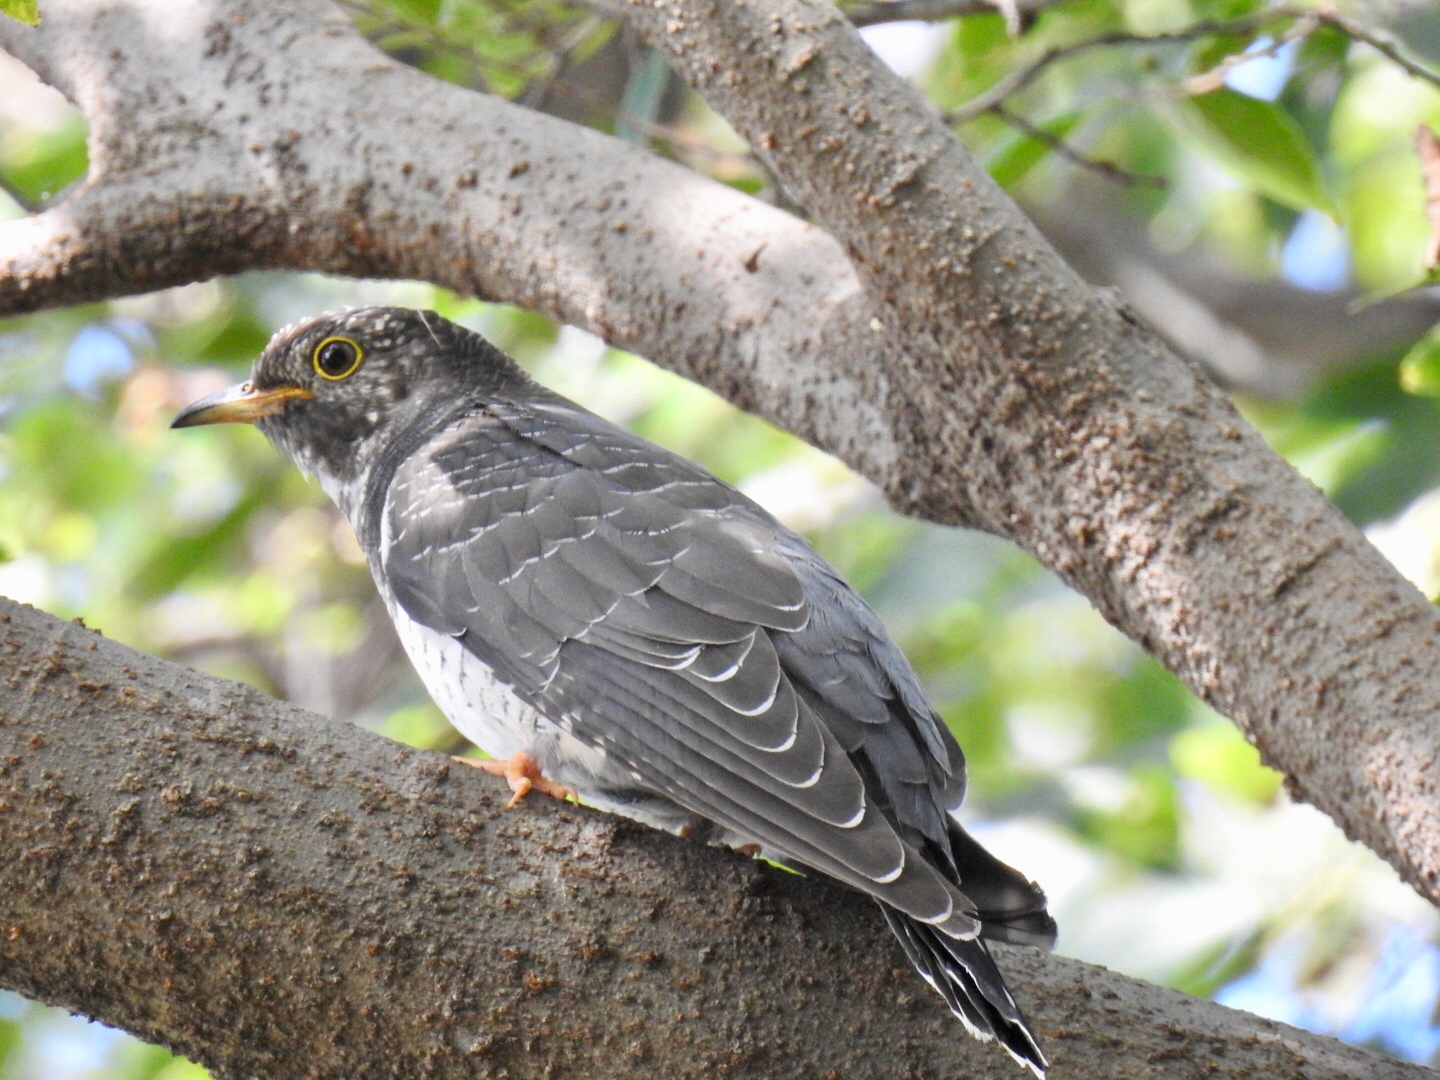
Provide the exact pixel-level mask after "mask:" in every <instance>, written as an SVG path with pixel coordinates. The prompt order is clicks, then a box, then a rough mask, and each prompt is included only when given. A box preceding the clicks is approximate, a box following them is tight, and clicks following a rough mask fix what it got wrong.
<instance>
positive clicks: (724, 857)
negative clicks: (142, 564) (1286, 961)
mask: <svg viewBox="0 0 1440 1080" xmlns="http://www.w3.org/2000/svg"><path fill="white" fill-rule="evenodd" d="M0 658H3V663H4V671H5V679H4V680H3V682H0V865H3V866H5V867H6V868H7V869H6V872H5V884H6V887H5V889H4V890H0V981H3V983H4V984H5V985H7V986H12V987H16V988H18V989H21V990H23V991H24V992H25V993H27V994H31V995H34V996H36V997H40V998H43V999H45V1000H48V1001H52V1002H58V1003H63V1004H65V1005H66V1006H67V1007H69V1008H72V1009H76V1010H79V1011H81V1012H84V1013H86V1014H88V1015H91V1016H96V1017H99V1018H101V1019H103V1020H105V1021H106V1022H108V1023H111V1024H119V1025H123V1026H124V1027H126V1028H127V1029H129V1030H131V1031H134V1032H136V1033H139V1034H141V1035H143V1036H144V1037H145V1038H148V1039H151V1040H154V1041H158V1042H162V1043H164V1044H165V1045H167V1046H169V1047H172V1048H174V1049H176V1050H178V1051H181V1052H183V1053H186V1054H188V1055H190V1056H191V1057H193V1058H194V1059H195V1060H197V1061H200V1062H202V1063H204V1064H205V1065H206V1066H208V1067H209V1068H210V1069H211V1070H212V1071H213V1072H214V1074H215V1075H216V1076H218V1077H253V1076H302V1075H303V1076H308V1077H317V1078H319V1077H337V1078H340V1077H343V1078H350V1077H355V1076H370V1077H413V1076H417V1075H425V1076H432V1077H452V1076H481V1075H485V1076H493V1075H508V1076H542V1075H544V1076H553V1075H567V1076H571V1075H573V1076H600V1075H617V1074H630V1075H642V1074H643V1075H658V1076H695V1077H698V1076H725V1075H754V1074H756V1073H757V1072H759V1073H764V1074H766V1075H782V1074H783V1075H793V1076H824V1075H832V1074H833V1075H840V1076H891V1075H897V1073H898V1072H902V1071H903V1072H904V1073H905V1074H906V1075H914V1076H955V1075H987V1076H988V1075H995V1074H996V1073H995V1070H996V1069H997V1068H999V1067H1000V1066H999V1065H998V1063H997V1059H996V1057H995V1054H996V1051H995V1049H994V1047H992V1046H985V1045H982V1044H979V1043H976V1042H974V1041H972V1040H970V1039H967V1038H964V1037H963V1036H962V1035H961V1034H960V1033H959V1032H958V1031H957V1030H956V1027H955V1024H954V1021H953V1019H952V1018H951V1017H950V1016H949V1015H948V1013H947V1012H946V1010H945V1008H944V1006H943V1004H942V1003H941V1002H940V1000H939V999H938V998H937V997H934V996H933V995H931V994H930V993H929V992H928V991H927V990H926V988H925V987H924V986H923V985H921V984H920V983H919V982H918V980H916V979H915V978H914V975H913V972H911V971H909V970H908V967H907V966H906V964H905V962H904V960H903V957H902V956H901V954H900V953H899V951H898V949H896V948H895V946H894V943H893V942H892V941H891V940H890V937H889V935H888V934H887V933H886V932H885V930H884V926H883V924H882V923H881V921H880V919H879V917H878V915H877V913H876V912H875V911H874V908H873V905H872V904H871V903H870V902H869V901H867V900H865V899H864V898H862V897H860V896H858V895H856V894H852V893H848V892H845V891H842V890H840V889H839V888H837V887H834V886H830V885H828V884H826V883H824V882H819V881H813V880H809V879H804V878H800V877H798V876H796V875H793V874H786V873H783V872H781V871H777V870H774V869H772V868H769V867H767V866H766V865H764V864H762V863H759V862H757V861H755V860H748V859H743V858H740V857H739V856H736V855H734V854H732V853H730V852H727V851H722V850H718V849H714V848H705V847H702V846H701V845H699V844H695V843H689V842H686V841H682V840H679V839H677V838H675V837H671V836H667V835H665V834H663V833H659V832H655V831H653V830H650V829H646V828H643V827H641V826H637V825H633V824H631V823H628V822H625V821H622V820H620V819H617V818H614V817H611V816H609V815H605V814H601V813H598V812H595V811H590V810H585V809H580V808H574V807H562V806H561V805H559V804H557V803H554V802H551V801H549V800H544V799H538V798H536V799H531V800H528V801H527V802H525V803H524V804H522V805H521V806H520V807H519V808H517V809H516V810H514V811H508V812H507V811H505V810H503V809H501V807H502V806H503V803H504V801H505V798H506V796H507V795H508V793H507V792H505V791H504V790H503V789H502V788H501V787H500V786H499V785H497V784H496V783H495V782H493V781H491V780H490V779H488V778H486V777H482V776H480V775H478V774H475V773H472V772H471V770H468V769H460V768H457V767H453V766H452V765H451V764H450V763H449V761H448V759H446V758H444V757H443V756H441V755H438V754H434V753H426V752H420V751H414V750H410V749H408V748H405V747H401V746H398V745H396V744H394V743H391V742H389V741H388V740H385V739H382V738H380V737H379V736H376V735H372V734H369V733H367V732H364V731H362V730H361V729H359V728H357V727H355V726H354V725H351V724H349V723H346V722H344V721H335V720H327V719H325V718H322V717H319V716H316V715H314V714H313V713H306V712H303V711H302V710H299V709H296V708H294V707H293V706H289V705H285V704H283V703H280V702H276V701H274V700H272V699H269V698H267V697H265V696H264V695H263V694H260V693H258V692H256V691H254V690H252V689H250V688H248V687H245V686H242V685H240V684H238V683H231V682H227V681H225V680H221V679H215V678H211V677H208V676H204V675H199V674H197V673H195V672H193V671H189V670H187V669H185V668H181V667H178V666H176V665H174V664H169V663H165V662H163V661H159V660H156V659H154V658H152V657H149V656H146V655H144V654H143V653H139V652H136V651H134V650H132V649H128V648H126V647H124V646H122V645H119V644H116V643H115V642H112V641H109V640H107V639H105V638H103V637H101V636H100V635H99V634H97V633H95V632H94V631H91V630H87V629H85V628H84V627H81V626H78V625H76V624H74V623H65V622H62V621H61V620H59V619H56V618H54V617H53V616H50V615H46V614H44V613H43V612H39V611H36V610H34V609H32V608H27V607H24V606H23V605H19V604H15V603H13V602H11V601H8V600H4V599H0ZM1002 951H1003V954H1004V955H1003V956H1002V958H1001V959H1002V963H1003V964H1004V965H1005V968H1006V970H1007V972H1008V973H1009V974H1010V976H1011V981H1012V983H1014V984H1015V985H1016V986H1017V988H1018V993H1019V994H1020V996H1021V998H1022V999H1023V1001H1024V1004H1025V1007H1026V1009H1027V1010H1028V1011H1029V1013H1030V1014H1031V1017H1032V1019H1033V1020H1034V1022H1035V1025H1036V1027H1037V1030H1038V1032H1039V1034H1040V1037H1041V1039H1042V1040H1044V1041H1045V1043H1046V1045H1047V1046H1048V1047H1050V1049H1051V1051H1052V1056H1053V1057H1054V1059H1055V1067H1054V1069H1053V1073H1052V1075H1053V1076H1055V1077H1060V1078H1063V1077H1067V1076H1068V1077H1094V1078H1103V1077H1126V1078H1132V1080H1134V1078H1144V1077H1161V1076H1163V1077H1167V1078H1174V1077H1177V1076H1190V1075H1193V1076H1202V1075H1203V1076H1206V1077H1220V1078H1223V1077H1237V1078H1239V1077H1247V1078H1248V1077H1253V1076H1272V1075H1273V1076H1284V1075H1292V1074H1293V1075H1303V1076H1305V1077H1306V1078H1307V1080H1325V1078H1330V1077H1334V1078H1337V1080H1338V1078H1341V1077H1353V1076H1367V1077H1373V1078H1375V1080H1403V1078H1407V1077H1420V1076H1428V1075H1430V1072H1429V1070H1426V1069H1422V1068H1420V1067H1418V1066H1413V1065H1407V1064H1404V1063H1401V1062H1397V1061H1394V1060H1391V1059H1389V1058H1386V1057H1384V1056H1383V1055H1380V1054H1376V1053H1373V1052H1371V1051H1367V1050H1363V1049H1360V1048H1357V1047H1352V1046H1347V1045H1345V1044H1343V1043H1340V1042H1337V1041H1336V1040H1334V1039H1330V1038H1327V1037H1324V1036H1317V1035H1312V1034H1310V1033H1308V1032H1303V1031H1299V1030H1296V1029H1293V1028H1289V1027H1286V1026H1285V1025H1282V1024H1276V1023H1273V1022H1271V1021H1267V1020H1261V1019H1258V1018H1256V1017H1253V1016H1250V1015H1248V1014H1245V1013H1240V1012H1236V1011H1233V1010H1229V1009H1225V1008H1223V1007H1221V1006H1218V1005H1214V1004H1211V1003H1209V1002H1204V1001H1197V1000H1195V999H1193V998H1189V997H1186V996H1185V995H1183V994H1179V993H1175V992H1173V991H1167V990H1161V989H1159V988H1157V987H1154V986H1149V985H1147V984H1145V983H1141V982H1137V981H1135V980H1132V979H1128V978H1126V977H1124V976H1122V975H1117V974H1115V973H1112V972H1108V971H1105V970H1104V969H1102V968H1093V967H1089V966H1087V965H1084V964H1079V963H1076V962H1075V961H1073V960H1066V959H1063V958H1060V957H1054V956H1048V955H1046V954H1044V953H1040V952H1038V951H1036V950H1033V949H1012V948H1005V947H1002Z"/></svg>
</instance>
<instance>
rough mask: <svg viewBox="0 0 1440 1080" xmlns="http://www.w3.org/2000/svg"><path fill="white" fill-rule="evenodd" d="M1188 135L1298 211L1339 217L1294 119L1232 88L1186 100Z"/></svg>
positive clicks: (1264, 191) (1184, 112)
mask: <svg viewBox="0 0 1440 1080" xmlns="http://www.w3.org/2000/svg"><path fill="white" fill-rule="evenodd" d="M1180 116H1181V122H1182V125H1183V126H1184V128H1185V130H1186V131H1187V132H1189V134H1190V135H1191V136H1192V137H1193V138H1194V140H1195V141H1196V142H1198V143H1199V145H1200V146H1202V147H1203V148H1204V149H1205V150H1206V151H1207V152H1208V153H1209V154H1210V156H1211V157H1213V158H1214V159H1215V160H1216V161H1217V162H1219V163H1220V165H1221V166H1222V167H1224V168H1225V169H1227V170H1228V171H1229V172H1231V173H1233V174H1235V175H1236V176H1237V177H1239V178H1240V179H1241V180H1244V181H1246V182H1248V183H1249V184H1251V185H1253V186H1254V187H1255V188H1256V189H1257V190H1258V191H1260V192H1261V193H1262V194H1264V195H1266V196H1268V197H1269V198H1271V199H1274V200H1275V201H1276V202H1278V203H1281V204H1282V205H1285V206H1288V207H1291V208H1292V209H1295V210H1309V209H1317V210H1323V211H1325V212H1326V213H1329V214H1333V213H1334V204H1333V203H1332V202H1331V200H1330V194H1329V192H1327V191H1326V190H1325V181H1324V178H1323V177H1322V176H1321V174H1320V165H1319V163H1318V162H1317V161H1316V158H1315V152H1314V150H1313V148H1312V147H1311V146H1310V143H1309V142H1308V141H1307V140H1306V138H1305V135H1304V133H1303V132H1302V131H1301V130H1300V125H1299V124H1297V123H1296V122H1295V120H1294V118H1293V117H1292V116H1290V114H1289V113H1287V112H1286V111H1285V110H1284V109H1282V108H1280V107H1279V106H1278V105H1275V104H1273V103H1271V102H1268V101H1260V100H1258V99H1256V98H1252V97H1247V96H1246V95H1244V94H1240V93H1236V92H1235V91H1234V90H1231V89H1229V88H1227V87H1222V88H1221V89H1219V90H1214V91H1211V92H1210V93H1208V94H1201V95H1199V96H1197V97H1193V98H1189V99H1187V100H1185V101H1184V102H1183V103H1182V105H1181V108H1180Z"/></svg>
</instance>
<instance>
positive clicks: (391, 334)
mask: <svg viewBox="0 0 1440 1080" xmlns="http://www.w3.org/2000/svg"><path fill="white" fill-rule="evenodd" d="M515 377H519V378H522V379H523V378H524V377H523V376H521V375H519V371H518V369H517V368H515V367H514V365H513V364H512V363H511V362H510V361H509V360H508V359H507V358H506V357H505V356H504V355H503V354H502V353H500V352H499V351H498V350H496V349H495V348H493V347H492V346H491V345H490V344H489V343H488V342H486V341H485V340H484V339H483V338H481V337H480V336H479V335H478V334H474V333H471V332H470V331H469V330H466V329H464V328H463V327H459V326H456V325H455V324H454V323H452V322H450V321H448V320H446V319H444V318H442V317H441V316H439V315H437V314H435V313H434V312H433V311H413V310H411V309H409V308H393V307H369V308H353V309H350V310H348V311H340V312H330V313H327V314H324V315H319V316H316V317H315V318H312V319H306V320H305V321H303V322H300V323H296V324H295V325H293V326H289V327H286V328H285V329H284V330H281V331H280V332H279V333H277V334H276V335H275V336H274V337H273V338H271V339H270V343H269V344H268V345H266V346H265V351H264V352H263V353H261V355H260V359H259V360H258V361H256V363H255V367H254V369H253V370H252V371H251V373H250V378H249V379H247V380H246V381H245V382H243V383H241V384H240V385H238V386H232V387H230V388H229V389H226V390H221V391H220V392H218V393H215V394H211V395H210V396H208V397H204V398H201V399H200V400H199V401H196V402H194V403H193V404H191V405H188V406H186V407H185V408H184V409H182V410H181V411H180V414H179V415H178V416H176V417H175V419H174V421H173V422H172V423H171V425H170V426H171V427H177V428H183V427H196V426H198V425H201V424H233V423H243V424H254V425H255V426H256V427H258V428H259V429H260V430H261V431H263V432H264V433H265V435H266V436H267V437H268V438H269V439H270V441H271V442H273V443H274V444H275V445H276V446H277V447H279V448H280V449H281V450H282V451H283V452H284V453H285V454H286V455H287V456H289V457H290V459H291V460H293V461H294V462H295V463H296V464H297V465H299V466H300V468H301V469H303V470H304V471H305V472H307V473H309V474H311V475H312V476H315V477H317V478H318V479H319V480H320V482H321V483H322V485H324V486H325V487H326V489H327V490H329V491H330V492H331V494H332V495H335V494H336V493H337V490H338V489H343V488H345V487H346V486H347V485H349V484H350V483H351V482H352V481H354V480H356V479H357V478H358V477H361V476H363V475H364V473H365V472H366V470H367V469H368V467H369V465H370V462H371V459H372V457H373V456H374V454H376V453H377V452H379V451H380V450H381V449H382V448H383V447H384V446H385V445H387V444H388V443H389V441H390V440H389V439H388V438H387V437H386V435H387V433H389V432H391V431H397V430H400V429H401V428H403V427H404V426H406V425H407V424H409V423H410V422H412V421H413V420H414V419H415V418H416V417H417V416H419V415H421V414H423V413H425V412H426V411H427V410H429V409H432V408H443V407H446V406H448V405H451V404H453V403H454V402H455V400H456V398H457V396H462V395H476V396H483V395H484V394H486V393H487V392H493V391H494V390H496V389H497V386H498V385H499V383H500V382H502V381H503V380H505V379H508V378H515Z"/></svg>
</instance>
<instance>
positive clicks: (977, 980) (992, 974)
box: [880, 904, 1046, 1080]
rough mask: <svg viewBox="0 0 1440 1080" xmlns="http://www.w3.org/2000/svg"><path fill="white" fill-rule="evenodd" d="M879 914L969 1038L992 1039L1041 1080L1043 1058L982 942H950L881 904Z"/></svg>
mask: <svg viewBox="0 0 1440 1080" xmlns="http://www.w3.org/2000/svg"><path fill="white" fill-rule="evenodd" d="M880 909H881V910H882V911H883V912H884V913H885V921H886V922H888V923H889V924H890V929H891V930H893V931H894V932H895V936H896V937H897V938H899V939H900V944H901V946H903V947H904V949H905V954H906V955H907V956H908V957H909V958H910V962H911V963H912V964H914V965H915V967H916V969H917V970H918V971H919V972H920V974H921V975H923V976H925V981H926V982H928V983H929V984H930V985H931V986H933V987H934V988H935V989H936V990H938V991H939V992H940V996H941V997H943V998H944V999H945V1003H946V1004H947V1005H949V1006H950V1011H951V1012H953V1013H954V1014H955V1015H956V1016H958V1017H959V1018H960V1020H961V1021H962V1022H963V1023H964V1024H965V1026H966V1027H967V1028H968V1029H969V1030H970V1033H971V1034H972V1035H974V1036H975V1037H976V1038H978V1039H983V1040H986V1041H988V1040H990V1039H992V1038H993V1039H996V1040H997V1041H998V1042H999V1043H1000V1045H1001V1046H1003V1047H1004V1048H1005V1049H1006V1050H1007V1051H1009V1053H1010V1056H1011V1057H1013V1058H1014V1059H1015V1060H1016V1061H1018V1062H1020V1064H1022V1065H1026V1066H1028V1067H1029V1068H1030V1069H1031V1070H1032V1071H1033V1072H1034V1073H1035V1075H1036V1076H1037V1077H1041V1078H1042V1080H1043V1077H1044V1076H1045V1065H1046V1062H1045V1055H1044V1054H1042V1053H1041V1052H1040V1047H1039V1046H1038V1045H1037V1044H1036V1042H1035V1036H1034V1035H1033V1034H1031V1032H1030V1027H1029V1025H1028V1024H1026V1023H1025V1017H1024V1016H1023V1015H1022V1014H1021V1012H1020V1007H1019V1006H1018V1005H1016V1004H1015V999H1014V998H1012V997H1011V996H1010V991H1009V990H1007V989H1006V988H1005V980H1004V979H1003V978H1001V976H1000V970H999V969H998V968H997V967H996V966H995V961H994V960H993V959H991V957H990V950H989V949H988V948H986V946H985V942H984V941H982V940H980V939H979V938H974V939H969V940H967V939H962V938H952V937H950V936H948V935H946V934H945V933H943V932H941V931H940V930H938V929H936V928H935V927H934V926H931V925H930V924H929V923H923V922H920V921H919V920H918V919H913V918H911V917H910V916H909V915H906V914H904V913H903V912H899V911H896V910H895V909H894V908H891V907H887V906H886V905H885V904H881V905H880Z"/></svg>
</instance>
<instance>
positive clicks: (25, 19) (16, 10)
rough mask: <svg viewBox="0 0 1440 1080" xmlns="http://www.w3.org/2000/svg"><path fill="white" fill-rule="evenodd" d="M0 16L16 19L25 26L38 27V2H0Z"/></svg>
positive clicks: (11, 0) (4, 0) (17, 0)
mask: <svg viewBox="0 0 1440 1080" xmlns="http://www.w3.org/2000/svg"><path fill="white" fill-rule="evenodd" d="M0 15H8V16H10V18H12V19H18V20H19V21H20V22H22V23H24V24H25V25H26V26H39V25H40V0H0Z"/></svg>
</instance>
